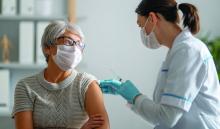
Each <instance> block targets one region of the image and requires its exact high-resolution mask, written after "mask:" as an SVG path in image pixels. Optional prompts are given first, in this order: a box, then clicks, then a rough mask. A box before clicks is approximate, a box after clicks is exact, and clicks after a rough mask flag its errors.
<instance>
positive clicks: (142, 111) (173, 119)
mask: <svg viewBox="0 0 220 129" xmlns="http://www.w3.org/2000/svg"><path fill="white" fill-rule="evenodd" d="M132 110H133V111H134V112H135V113H137V114H139V115H140V116H141V117H143V118H144V119H145V120H147V121H149V122H151V123H152V124H154V125H157V124H160V125H163V126H166V127H168V128H172V127H173V126H175V125H176V123H177V122H178V121H179V119H180V118H181V117H182V115H183V113H184V112H185V111H183V110H181V109H178V108H176V107H173V106H169V105H164V104H156V103H155V102H154V101H152V100H150V99H149V98H148V97H147V96H145V95H140V96H138V97H137V98H136V99H135V103H134V105H132Z"/></svg>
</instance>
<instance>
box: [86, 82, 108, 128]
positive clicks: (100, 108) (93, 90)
mask: <svg viewBox="0 0 220 129" xmlns="http://www.w3.org/2000/svg"><path fill="white" fill-rule="evenodd" d="M85 109H86V111H87V113H88V115H89V117H91V116H93V115H96V114H100V115H101V116H102V117H103V118H104V123H103V125H102V126H101V127H99V128H96V129H110V126H109V119H108V114H107V112H106V109H105V106H104V101H103V96H102V91H101V89H100V88H99V86H98V83H97V82H96V81H93V82H92V83H91V84H90V85H89V88H88V89H87V92H86V95H85Z"/></svg>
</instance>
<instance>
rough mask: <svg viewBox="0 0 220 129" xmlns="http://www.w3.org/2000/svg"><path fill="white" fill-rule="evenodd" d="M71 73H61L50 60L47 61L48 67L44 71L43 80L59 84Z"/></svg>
mask: <svg viewBox="0 0 220 129" xmlns="http://www.w3.org/2000/svg"><path fill="white" fill-rule="evenodd" d="M71 72H72V71H62V70H61V69H60V68H59V67H58V66H57V65H56V64H55V63H54V61H52V60H49V61H48V67H47V68H46V69H45V71H44V78H45V79H46V80H47V81H48V82H52V83H59V82H61V81H63V80H64V79H66V78H67V77H68V76H70V74H71Z"/></svg>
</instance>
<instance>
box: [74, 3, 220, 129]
mask: <svg viewBox="0 0 220 129" xmlns="http://www.w3.org/2000/svg"><path fill="white" fill-rule="evenodd" d="M179 1H180V0H179ZM182 1H183V0H182ZM139 2H140V0H78V1H77V14H78V16H79V17H83V18H82V19H83V20H82V21H79V23H78V24H79V25H80V26H81V27H82V29H83V31H84V33H85V36H86V44H87V46H86V49H85V56H84V59H83V62H82V63H81V65H80V69H81V70H82V71H86V72H89V73H92V74H94V75H95V76H96V77H97V78H98V79H110V78H113V77H114V74H113V73H111V72H110V70H109V69H113V70H114V71H115V72H116V73H117V74H118V75H119V76H121V77H122V78H123V79H124V80H126V79H131V80H132V81H133V82H134V83H135V84H136V85H137V86H138V88H139V89H140V90H141V91H142V93H144V94H146V95H148V96H149V97H151V96H152V93H153V89H154V85H155V81H156V76H157V73H158V70H159V68H160V65H161V63H162V61H163V60H164V58H165V56H166V52H167V49H166V48H161V49H159V50H149V49H146V48H144V47H143V45H142V44H141V41H140V36H139V31H140V30H139V28H138V27H137V25H136V14H135V12H134V11H135V8H136V7H137V5H138V3H139ZM185 2H192V3H195V4H196V5H197V6H198V8H199V11H200V15H201V22H202V23H201V25H202V32H206V31H207V32H208V31H211V32H212V33H213V35H214V36H216V35H219V34H220V33H219V32H218V30H219V29H220V26H219V25H218V24H217V23H220V19H219V14H218V13H217V8H218V7H217V6H218V5H220V2H219V1H218V0H212V1H205V0H204V1H201V0H188V1H187V0H185ZM211 2H212V3H211ZM79 19H81V18H79ZM104 98H105V105H106V108H107V111H108V114H109V117H110V123H111V128H112V129H151V128H152V126H150V124H148V123H147V122H146V121H144V120H142V119H141V118H139V116H136V115H135V114H134V113H133V112H131V111H130V110H129V109H128V108H127V107H126V105H125V104H126V102H125V100H123V99H122V98H121V97H120V96H111V95H104Z"/></svg>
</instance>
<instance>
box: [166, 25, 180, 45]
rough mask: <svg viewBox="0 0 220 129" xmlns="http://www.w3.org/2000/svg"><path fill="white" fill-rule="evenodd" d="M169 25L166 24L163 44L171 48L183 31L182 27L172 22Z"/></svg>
mask: <svg viewBox="0 0 220 129" xmlns="http://www.w3.org/2000/svg"><path fill="white" fill-rule="evenodd" d="M168 24H169V25H166V26H165V27H164V30H163V37H164V38H163V41H164V42H162V43H163V45H165V46H167V47H168V48H169V49H170V48H172V45H173V42H174V40H175V39H176V37H177V36H178V35H179V34H180V33H181V31H182V29H181V28H180V27H179V26H178V25H176V24H172V23H168Z"/></svg>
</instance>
